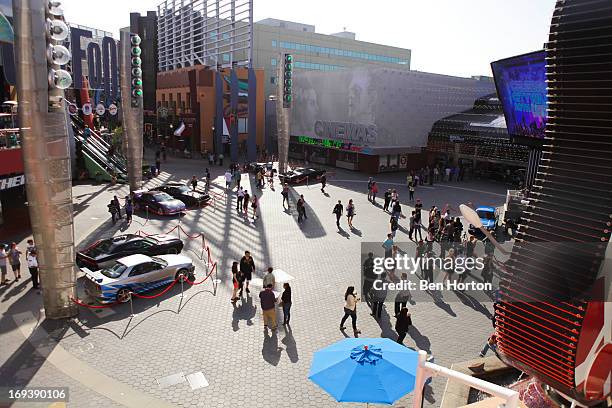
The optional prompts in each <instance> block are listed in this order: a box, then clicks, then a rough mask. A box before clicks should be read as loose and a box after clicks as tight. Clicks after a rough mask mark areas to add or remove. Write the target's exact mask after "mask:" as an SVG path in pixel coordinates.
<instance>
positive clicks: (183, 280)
mask: <svg viewBox="0 0 612 408" xmlns="http://www.w3.org/2000/svg"><path fill="white" fill-rule="evenodd" d="M179 277H180V279H181V298H182V297H183V291H184V288H183V284H184V282H185V277H184V276H183V274H180V275H179Z"/></svg>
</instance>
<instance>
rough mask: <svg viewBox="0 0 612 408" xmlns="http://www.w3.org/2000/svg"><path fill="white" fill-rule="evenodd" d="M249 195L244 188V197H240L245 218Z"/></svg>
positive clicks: (247, 215)
mask: <svg viewBox="0 0 612 408" xmlns="http://www.w3.org/2000/svg"><path fill="white" fill-rule="evenodd" d="M250 199H251V196H250V195H249V192H248V191H246V190H244V198H243V199H242V213H243V214H244V217H245V218H249V203H250V201H249V200H250Z"/></svg>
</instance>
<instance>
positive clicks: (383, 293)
mask: <svg viewBox="0 0 612 408" xmlns="http://www.w3.org/2000/svg"><path fill="white" fill-rule="evenodd" d="M386 298H387V289H386V287H384V288H383V289H376V288H374V287H372V289H370V300H371V301H372V313H371V315H372V316H374V317H375V318H376V319H380V317H381V316H382V310H383V305H384V304H385V300H386Z"/></svg>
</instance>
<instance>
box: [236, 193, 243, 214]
mask: <svg viewBox="0 0 612 408" xmlns="http://www.w3.org/2000/svg"><path fill="white" fill-rule="evenodd" d="M243 203H244V190H243V189H242V187H238V191H237V192H236V212H238V214H240V212H242V211H243V208H242V206H243Z"/></svg>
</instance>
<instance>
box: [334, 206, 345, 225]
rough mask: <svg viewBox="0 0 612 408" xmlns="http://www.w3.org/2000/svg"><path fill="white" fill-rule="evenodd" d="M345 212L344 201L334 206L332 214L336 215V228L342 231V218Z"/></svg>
mask: <svg viewBox="0 0 612 408" xmlns="http://www.w3.org/2000/svg"><path fill="white" fill-rule="evenodd" d="M343 212H344V207H343V206H342V201H340V200H338V204H336V205H335V206H334V209H333V211H332V214H336V226H337V227H338V229H340V217H342V213H343Z"/></svg>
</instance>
